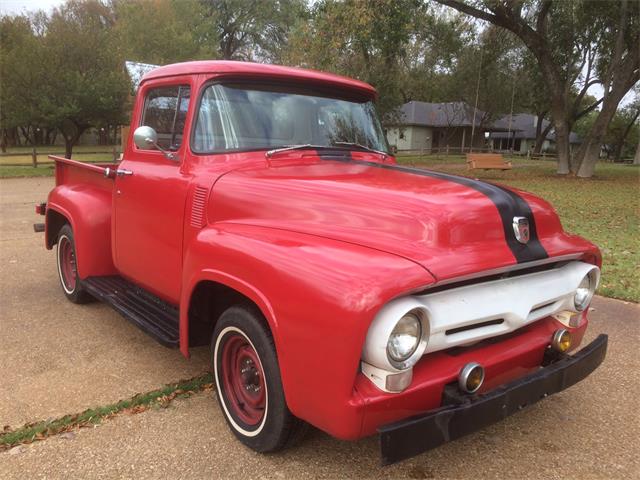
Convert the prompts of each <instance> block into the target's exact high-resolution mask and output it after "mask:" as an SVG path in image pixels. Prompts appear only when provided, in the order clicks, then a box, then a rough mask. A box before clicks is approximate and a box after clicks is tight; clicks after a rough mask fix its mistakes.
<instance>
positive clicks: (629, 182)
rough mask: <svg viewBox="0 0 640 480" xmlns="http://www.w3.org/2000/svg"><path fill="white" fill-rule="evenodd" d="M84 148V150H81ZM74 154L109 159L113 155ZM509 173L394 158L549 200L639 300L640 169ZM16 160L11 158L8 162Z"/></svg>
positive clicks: (25, 173) (26, 172) (551, 168)
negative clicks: (587, 175) (588, 175)
mask: <svg viewBox="0 0 640 480" xmlns="http://www.w3.org/2000/svg"><path fill="white" fill-rule="evenodd" d="M85 151H86V150H85ZM74 158H76V159H78V160H85V161H92V162H98V161H102V162H110V161H111V160H112V156H111V154H99V155H89V154H85V155H83V154H82V153H81V152H80V151H78V154H77V155H74ZM512 161H513V166H514V168H513V169H512V170H509V171H492V170H490V171H484V170H475V171H472V172H471V171H468V170H466V165H465V161H464V158H463V157H461V156H446V157H445V156H442V157H440V156H428V157H427V156H425V157H418V156H415V157H398V162H399V163H402V164H407V165H415V166H420V167H425V168H432V169H434V170H440V171H444V172H448V173H454V174H459V175H467V176H472V177H475V178H480V179H484V180H487V181H490V182H497V183H504V184H506V185H512V186H514V187H516V188H520V189H522V190H526V191H529V192H532V193H534V194H536V195H539V196H541V197H542V198H544V199H546V200H548V201H549V202H551V203H552V204H553V206H554V207H555V208H556V211H557V212H558V214H559V215H560V219H561V220H562V225H563V226H564V228H565V230H567V231H568V232H571V233H575V234H578V235H581V236H583V237H585V238H587V239H589V240H591V241H592V242H594V243H595V244H596V245H598V246H599V247H600V249H601V250H602V254H603V277H602V281H601V283H600V288H599V290H598V293H600V294H601V295H605V296H608V297H614V298H620V299H623V300H631V301H634V302H640V168H638V167H634V166H627V165H613V164H608V163H601V164H599V165H598V166H597V168H596V175H595V177H594V178H592V179H590V180H583V179H578V178H574V177H558V176H557V175H555V163H554V162H549V161H535V160H527V159H524V158H513V159H512ZM11 163H14V162H11ZM52 174H53V167H52V166H51V165H43V166H41V167H38V168H35V169H34V168H32V167H30V166H24V167H22V166H20V167H8V166H3V165H1V164H0V178H2V177H4V178H6V177H33V176H47V175H52Z"/></svg>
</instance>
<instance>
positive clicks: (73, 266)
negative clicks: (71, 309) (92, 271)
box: [56, 224, 93, 303]
mask: <svg viewBox="0 0 640 480" xmlns="http://www.w3.org/2000/svg"><path fill="white" fill-rule="evenodd" d="M57 245H58V246H57V255H56V257H57V260H58V277H59V278H60V285H61V286H62V291H63V292H64V294H65V296H66V297H67V298H68V299H69V300H70V301H71V302H73V303H87V302H90V301H91V300H93V297H91V295H89V293H87V292H86V291H85V290H84V288H83V287H82V281H81V280H80V277H79V275H78V262H77V257H76V244H75V239H74V236H73V230H72V229H71V227H70V226H69V225H68V224H67V225H64V226H63V227H62V228H61V229H60V233H59V234H58V242H57Z"/></svg>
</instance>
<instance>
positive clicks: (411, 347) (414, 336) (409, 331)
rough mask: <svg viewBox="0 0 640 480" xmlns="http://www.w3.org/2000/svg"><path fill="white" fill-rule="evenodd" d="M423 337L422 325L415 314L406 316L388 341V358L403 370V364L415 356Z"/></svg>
mask: <svg viewBox="0 0 640 480" xmlns="http://www.w3.org/2000/svg"><path fill="white" fill-rule="evenodd" d="M421 337H422V324H421V323H420V318H419V317H418V315H416V314H415V313H412V312H409V313H407V314H405V315H404V316H403V317H402V318H401V319H400V320H399V321H398V323H396V326H395V327H394V328H393V330H392V331H391V335H389V340H388V341H387V356H388V357H389V361H391V363H392V364H394V366H397V368H403V367H404V366H403V365H402V363H403V362H405V361H407V360H408V359H409V358H410V357H411V355H413V354H414V353H415V351H416V349H417V348H418V345H420V338H421Z"/></svg>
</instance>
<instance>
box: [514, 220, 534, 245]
mask: <svg viewBox="0 0 640 480" xmlns="http://www.w3.org/2000/svg"><path fill="white" fill-rule="evenodd" d="M513 233H514V234H515V236H516V240H517V241H519V242H520V243H528V242H529V238H530V232H529V220H528V219H527V218H526V217H513Z"/></svg>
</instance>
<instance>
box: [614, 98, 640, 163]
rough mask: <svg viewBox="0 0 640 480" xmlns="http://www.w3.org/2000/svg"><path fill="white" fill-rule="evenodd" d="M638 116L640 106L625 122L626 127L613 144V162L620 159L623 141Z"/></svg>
mask: <svg viewBox="0 0 640 480" xmlns="http://www.w3.org/2000/svg"><path fill="white" fill-rule="evenodd" d="M639 116H640V107H639V108H638V110H637V111H636V114H635V115H634V116H633V118H632V119H631V121H630V122H629V123H628V124H627V127H626V128H625V129H624V132H623V133H622V137H621V138H620V139H619V140H618V142H617V143H616V145H615V148H614V155H613V161H614V162H619V161H620V158H621V157H622V150H623V149H624V144H625V141H626V140H627V137H628V136H629V133H630V132H631V129H632V128H633V125H634V124H635V123H636V120H637V119H638V117H639Z"/></svg>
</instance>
